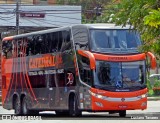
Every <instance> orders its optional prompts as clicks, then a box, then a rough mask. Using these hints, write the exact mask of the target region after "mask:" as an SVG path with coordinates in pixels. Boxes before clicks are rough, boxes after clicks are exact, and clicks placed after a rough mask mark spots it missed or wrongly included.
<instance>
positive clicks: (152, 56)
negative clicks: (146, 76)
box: [147, 52, 157, 69]
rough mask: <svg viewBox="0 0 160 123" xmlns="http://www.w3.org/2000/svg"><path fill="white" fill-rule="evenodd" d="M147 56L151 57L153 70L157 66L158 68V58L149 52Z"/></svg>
mask: <svg viewBox="0 0 160 123" xmlns="http://www.w3.org/2000/svg"><path fill="white" fill-rule="evenodd" d="M147 55H148V56H149V57H150V59H151V68H152V69H155V68H156V66H157V63H156V57H155V56H154V55H153V54H152V53H151V52H147Z"/></svg>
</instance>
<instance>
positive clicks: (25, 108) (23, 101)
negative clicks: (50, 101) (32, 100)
mask: <svg viewBox="0 0 160 123" xmlns="http://www.w3.org/2000/svg"><path fill="white" fill-rule="evenodd" d="M22 113H23V114H24V115H29V114H30V110H29V109H28V107H27V99H26V97H24V98H23V100H22Z"/></svg>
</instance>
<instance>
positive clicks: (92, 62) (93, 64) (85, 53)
mask: <svg viewBox="0 0 160 123" xmlns="http://www.w3.org/2000/svg"><path fill="white" fill-rule="evenodd" d="M78 53H79V54H80V55H82V56H84V57H87V58H89V60H90V68H91V69H95V67H96V61H95V58H94V55H93V54H92V53H91V52H89V51H84V50H78Z"/></svg>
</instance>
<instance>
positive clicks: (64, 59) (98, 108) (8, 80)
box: [1, 24, 156, 117]
mask: <svg viewBox="0 0 160 123" xmlns="http://www.w3.org/2000/svg"><path fill="white" fill-rule="evenodd" d="M141 44H142V42H141V40H140V36H139V34H138V33H137V32H136V31H135V30H132V29H130V28H129V26H126V27H123V28H122V27H121V26H115V25H114V24H90V25H89V24H88V25H87V24H86V25H83V24H82V25H72V26H68V27H62V28H56V29H49V30H43V31H38V32H32V33H28V34H20V35H16V36H11V37H6V38H4V39H3V42H2V56H1V57H2V105H3V108H5V109H8V110H10V109H14V111H15V114H17V115H20V114H23V115H29V114H37V113H39V112H40V111H48V110H49V111H55V113H56V114H57V115H65V114H69V115H70V116H80V115H81V114H82V112H83V111H88V112H109V113H113V112H114V113H119V116H121V117H124V116H126V110H137V109H141V110H144V109H146V108H147V87H146V58H147V56H149V57H150V58H151V62H150V63H151V67H152V68H155V67H156V61H155V57H154V55H153V54H152V53H150V52H149V53H141V52H139V51H138V47H139V46H141Z"/></svg>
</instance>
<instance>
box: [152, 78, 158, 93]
mask: <svg viewBox="0 0 160 123" xmlns="http://www.w3.org/2000/svg"><path fill="white" fill-rule="evenodd" d="M153 92H154V94H155V95H160V80H158V79H156V80H155V84H154V86H153Z"/></svg>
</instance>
